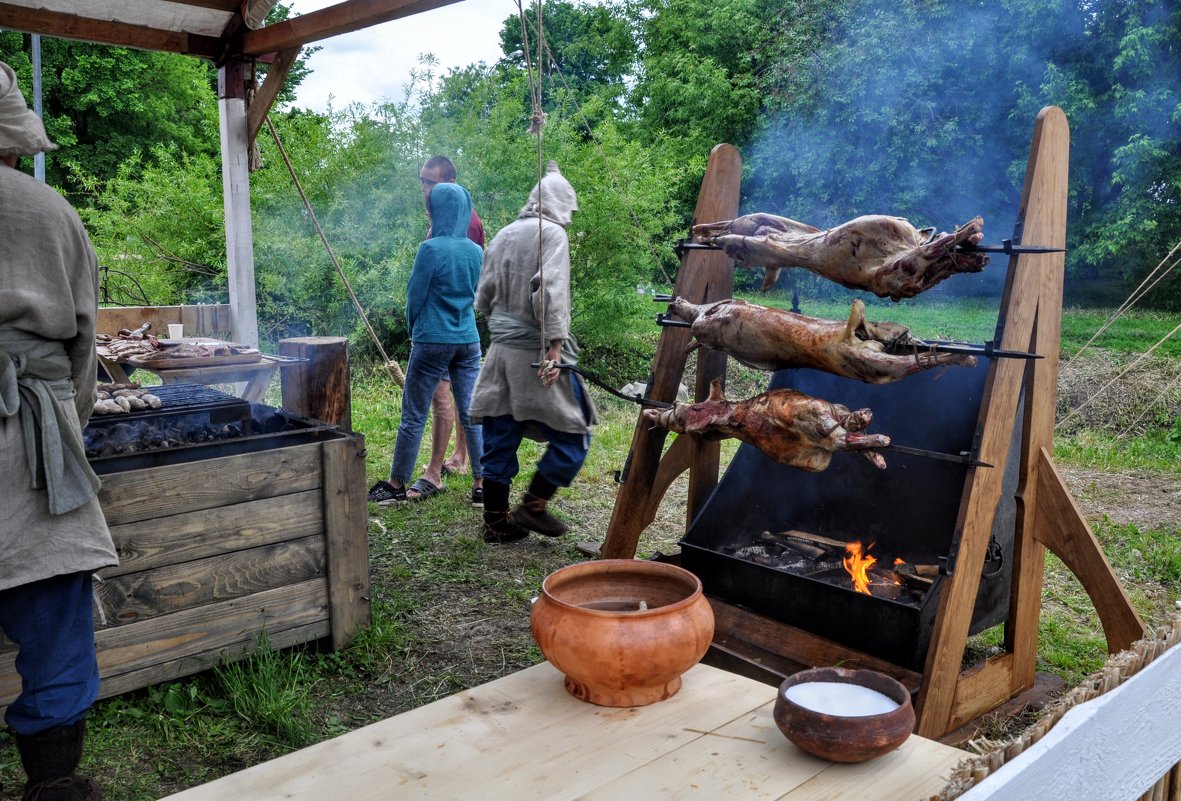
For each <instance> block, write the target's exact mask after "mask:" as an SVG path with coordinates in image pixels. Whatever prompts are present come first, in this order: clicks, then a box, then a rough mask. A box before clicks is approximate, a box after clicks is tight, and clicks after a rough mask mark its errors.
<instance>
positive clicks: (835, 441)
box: [644, 378, 890, 473]
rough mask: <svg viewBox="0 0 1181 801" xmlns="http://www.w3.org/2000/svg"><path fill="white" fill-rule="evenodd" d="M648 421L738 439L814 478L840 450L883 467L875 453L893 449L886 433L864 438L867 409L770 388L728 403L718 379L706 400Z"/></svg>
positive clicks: (651, 415) (651, 412)
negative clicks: (853, 407)
mask: <svg viewBox="0 0 1181 801" xmlns="http://www.w3.org/2000/svg"><path fill="white" fill-rule="evenodd" d="M644 416H645V417H647V418H648V419H649V420H651V421H652V423H653V424H654V425H657V426H660V427H661V428H667V429H669V430H671V431H676V432H678V433H681V434H700V435H701V436H704V437H705V438H706V439H727V438H729V437H735V438H737V439H740V440H742V441H743V442H746V443H749V444H751V445H754V446H755V447H756V448H758V449H759V450H760V451H762V452H763V453H765V454H766V455H767V456H768V457H769V458H771V459H773V460H775V461H776V462H779V463H781V464H786V465H790V466H791V467H798V468H800V469H801V470H808V471H809V472H813V473H818V472H820V471H821V470H824V469H825V468H827V467H828V464H829V462H830V461H832V455H833V453H835V452H836V451H857V452H858V453H860V454H861V455H862V456H864V457H865V458H866V459H869V461H871V462H873V464H874V466H875V467H879V468H884V467H885V466H886V460H885V459H884V458H882V455H881V454H880V453H878V452H877V451H876V450H874V448H885V447H887V446H888V445H889V444H890V438H889V437H887V436H885V435H883V434H864V433H862V432H863V431H864V430H865V428H866V427H867V426H868V425H869V423H870V421H871V420H872V419H873V412H872V411H870V410H869V409H858V410H857V411H849V409H848V408H847V407H845V406H841V405H840V404H837V403H829V402H828V401H826V400H821V399H819V398H813V397H811V396H809V395H805V394H804V393H802V392H797V391H796V390H794V389H772V390H769V391H767V392H764V393H763V394H761V395H756V396H755V397H753V398H751V399H750V400H745V401H728V400H726V397H725V395H724V393H723V392H722V382H721V379H720V378H718V379H714V382H713V383H712V384H711V385H710V391H709V399H708V400H704V401H702V402H700V403H687V404H678V405H677V406H675V407H674V408H672V409H664V410H658V409H646V410H644Z"/></svg>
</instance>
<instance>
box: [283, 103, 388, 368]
mask: <svg viewBox="0 0 1181 801" xmlns="http://www.w3.org/2000/svg"><path fill="white" fill-rule="evenodd" d="M266 120H267V128H269V129H270V131H271V137H272V138H273V139H274V140H275V146H276V147H278V148H279V155H280V156H282V157H283V163H284V164H286V165H287V172H289V173H291V180H292V181H294V182H295V188H296V190H297V191H298V192H299V197H300V199H301V200H302V201H303V207H304V209H305V210H306V211H307V213H308V217H309V219H311V221H312V226H313V227H314V228H315V229H316V233H317V234H319V235H320V241H321V242H323V243H324V249H325V250H327V251H328V258H329V259H331V260H332V266H333V267H335V268H336V272H337V274H338V275H339V276H340V280H341V282H343V283H344V288H345V289H346V290H347V291H348V293H349V298H350V299H351V300H352V301H353V308H355V309H356V310H357V314H358V315H359V316H360V318H361V322H362V323H364V324H365V330H366V331H368V332H369V338H370V339H372V340H373V344H374V345H376V346H377V352H378V353H380V354H381V359H382V361H383V362H384V363H385V369H386V370H387V371H389V374H390V378H392V379H394V383H395V384H397V385H398V386H399V387H404V386H406V374H405V373H403V372H402V367H401V365H399V364H398V362H397V361H396V360H394V359H392V358H390V357H389V356H388V355H387V354H386V352H385V348H383V347H382V346H381V340H380V339H378V338H377V332H376V331H374V330H373V326H372V325H370V323H369V317H368V316H367V315H366V314H365V310H364V309H363V308H362V307H361V301H359V300H357V293H356V292H354V291H353V285H352V284H351V283H349V279H348V276H346V275H345V274H344V269H343V268H341V266H340V261H339V260H338V259H337V258H336V252H335V251H334V250H333V249H332V245H331V244H329V242H328V237H327V236H325V235H324V229H323V228H321V227H320V221H319V220H317V219H316V212H315V211H314V210H313V209H312V204H311V201H309V200H308V196H307V193H306V192H304V191H303V185H302V184H301V183H300V182H299V176H298V175H296V174H295V168H294V167H293V166H291V159H289V158H288V157H287V151H286V150H284V149H283V143H282V142H280V141H279V132H278V131H276V130H275V126H274V124H272V123H271V118H270V117H269V116H268V117H267V118H266Z"/></svg>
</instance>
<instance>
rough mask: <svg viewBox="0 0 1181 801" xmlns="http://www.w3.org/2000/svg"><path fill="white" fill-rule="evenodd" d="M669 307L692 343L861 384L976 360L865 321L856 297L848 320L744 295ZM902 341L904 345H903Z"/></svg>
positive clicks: (748, 360) (758, 364)
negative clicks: (689, 331)
mask: <svg viewBox="0 0 1181 801" xmlns="http://www.w3.org/2000/svg"><path fill="white" fill-rule="evenodd" d="M669 309H670V310H671V311H673V312H675V313H676V314H677V315H678V316H679V317H680V318H681V319H683V320H686V321H688V322H691V323H693V328H692V332H693V336H694V337H695V338H696V339H697V342H696V343H694V344H693V345H692V346H691V349H692V348H695V347H698V346H702V345H704V346H705V347H707V348H717V349H719V350H724V351H726V352H727V353H729V354H730V355H731V356H733V357H734V358H735V359H737V360H738V361H740V362H742V363H743V364H745V365H747V366H749V367H754V368H756V369H759V370H782V369H784V368H788V367H811V368H813V369H816V370H824V371H825V372H829V373H832V374H833V375H839V376H843V377H845V378H854V379H857V380H858V381H864V382H866V383H867V384H888V383H890V382H891V381H897V380H898V379H900V378H905V377H906V376H908V375H911V374H912V373H917V372H919V371H921V370H929V369H931V368H932V367H941V366H944V365H959V366H962V367H975V366H976V357H975V356H966V355H962V354H955V353H936V352H934V351H931V350H923V349H921V347H922V346H921V345H918V344H917V343H915V340H913V339H912V338H911V336H910V329H909V328H907V327H906V326H904V325H899V324H898V323H871V322H869V321H868V320H866V319H865V304H864V303H862V302H861V301H860V300H855V301H853V306H852V308H851V309H850V310H849V319H848V321H841V320H824V319H821V318H819V317H808V316H807V315H803V314H797V313H795V312H789V311H784V310H782V309H773V308H770V307H768V306H760V305H759V304H757V303H747V302H746V301H744V300H719V301H718V302H716V303H708V304H704V305H700V306H699V305H697V304H694V303H689V302H688V301H686V300H683V299H681V298H677V299H676V300H674V301H673V302H672V303H671V304H670V305H669ZM908 346H910V347H911V352H906V348H907V347H908ZM891 350H896V351H901V352H899V353H891V352H889V351H891Z"/></svg>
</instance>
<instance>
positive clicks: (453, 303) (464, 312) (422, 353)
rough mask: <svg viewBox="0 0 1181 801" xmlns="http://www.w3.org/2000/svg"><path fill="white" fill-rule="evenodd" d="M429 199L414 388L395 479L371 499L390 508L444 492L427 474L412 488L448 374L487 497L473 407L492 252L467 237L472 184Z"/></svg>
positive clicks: (410, 304)
mask: <svg viewBox="0 0 1181 801" xmlns="http://www.w3.org/2000/svg"><path fill="white" fill-rule="evenodd" d="M429 203H430V210H431V236H430V238H429V239H427V240H426V241H425V242H423V243H422V244H421V245H420V246H419V248H418V255H417V256H415V258H414V269H413V270H412V271H411V273H410V282H409V283H408V284H407V285H406V321H407V324H408V326H409V328H410V340H411V346H410V360H409V362H407V364H406V385H405V386H404V387H403V388H402V422H401V424H400V425H399V426H398V438H397V440H396V441H395V443H394V458H393V462H392V463H391V465H390V478H389V481H379V482H377V483H376V484H374V485H373V487H372V488H370V490H369V496H368V499H369V500H370V501H373V502H375V503H378V504H380V505H383V506H384V505H388V504H392V503H400V502H405V501H411V500H415V501H417V500H424V499H426V498H430V497H431V496H433V495H435V494H436V493H438V492H439V491H440V490H441V489H442V487H439V486H437V485H435V484H432V483H431V482H430V481H428V480H427V479H426V478H425V477H423V478H419V479H418V480H417V481H415V482H414V483H413V484H411V485H410V486H409V487H407V482H408V481H409V480H410V478H411V476H412V475H413V473H414V464H415V461H416V460H417V458H418V450H419V447H420V446H421V445H422V435H423V429H424V428H425V427H426V417H427V411H428V410H429V409H430V406H431V398H432V396H433V395H434V393H435V386H436V385H437V384H438V383H439V381H440V380H441V379H443V378H447V377H449V378H450V379H451V387H452V391H453V392H454V394H455V407H456V411H457V412H458V414H459V421H460V424H461V425H462V426H463V430H464V433H465V434H466V436H467V442H468V452H469V458H468V464H469V467H470V469H471V472H472V502H473V503H475V502H476V500H477V499H478V498H482V496H483V489H482V487H483V483H484V478H483V468H482V465H481V463H480V456H481V454H482V453H483V450H484V440H483V432H482V431H481V429H480V426H478V425H473V424H472V421H471V418H470V416H469V415H468V406H469V405H470V404H471V397H472V388H473V387H474V386H475V384H476V378H477V376H478V375H479V372H480V335H479V333H478V332H477V331H476V315H475V310H474V309H473V302H474V300H475V296H476V287H477V286H478V285H479V282H480V266H481V264H482V262H483V259H484V251H483V250H481V249H480V247H479V245H477V244H475V243H474V242H472V241H471V240H470V239H468V236H467V229H468V223H469V221H470V220H471V215H472V199H471V195H470V194H468V191H467V190H466V189H464V188H463V187H462V186H460V185H459V184H446V183H444V184H439V185H438V186H436V187H434V189H432V190H431V194H430V198H429ZM408 489H409V490H411V491H412V493H411V494H410V495H407V490H408Z"/></svg>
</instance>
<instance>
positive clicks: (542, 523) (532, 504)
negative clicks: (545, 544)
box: [509, 498, 569, 537]
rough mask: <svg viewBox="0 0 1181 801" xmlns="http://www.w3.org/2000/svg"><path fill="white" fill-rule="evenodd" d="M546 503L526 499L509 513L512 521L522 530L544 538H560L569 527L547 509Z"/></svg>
mask: <svg viewBox="0 0 1181 801" xmlns="http://www.w3.org/2000/svg"><path fill="white" fill-rule="evenodd" d="M545 505H546V503H545V501H542V500H540V499H528V498H527V499H526V500H524V501H522V502H521V503H520V504H519V505H518V506H517V508H515V509H513V511H512V512H510V513H509V516H510V517H511V518H512V521H513V522H514V523H516V524H517V525H518V526H521V527H522V528H527V529H529V530H530V531H536V532H537V533H538V534H540V535H541V536H543V537H560V536H562V535H563V534H565V533H566V532H567V531H569V527H568V526H567V525H566V524H565V523H563V522H562V521H561V520H559V519H558V518H556V517H554V516H553V515H552V514H551V513H550V511H549V510H548V509H546V508H545Z"/></svg>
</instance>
